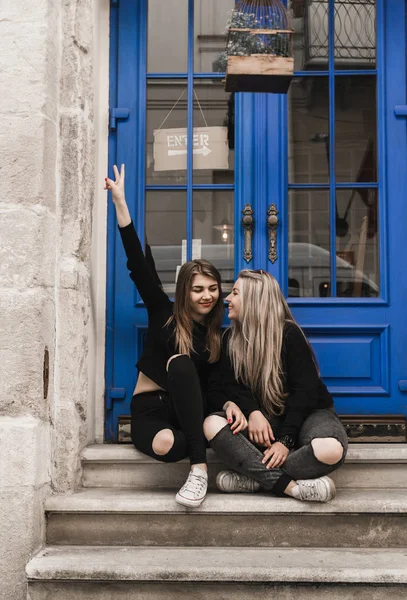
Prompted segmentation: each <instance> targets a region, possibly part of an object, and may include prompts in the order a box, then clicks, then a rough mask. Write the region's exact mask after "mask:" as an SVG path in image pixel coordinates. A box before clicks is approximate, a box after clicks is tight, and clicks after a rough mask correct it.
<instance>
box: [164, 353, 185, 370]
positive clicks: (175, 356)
mask: <svg viewBox="0 0 407 600" xmlns="http://www.w3.org/2000/svg"><path fill="white" fill-rule="evenodd" d="M177 356H187V355H186V354H174V355H173V356H170V358H169V359H168V361H167V367H166V369H167V371H168V367H169V366H170V362H171V361H172V360H173V359H174V358H177Z"/></svg>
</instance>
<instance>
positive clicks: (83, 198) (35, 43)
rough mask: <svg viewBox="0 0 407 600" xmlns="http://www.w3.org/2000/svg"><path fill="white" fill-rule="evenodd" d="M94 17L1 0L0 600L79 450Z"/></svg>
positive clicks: (16, 585)
mask: <svg viewBox="0 0 407 600" xmlns="http://www.w3.org/2000/svg"><path fill="white" fill-rule="evenodd" d="M95 4H96V0H95ZM94 11H95V7H94V2H93V0H36V1H35V2H32V0H14V1H13V2H10V1H9V0H0V71H1V73H2V90H3V92H2V94H1V95H0V119H1V123H2V127H1V130H0V177H1V189H2V194H1V196H0V240H1V243H0V314H1V327H0V331H1V336H0V382H1V383H0V456H1V463H0V474H1V478H0V501H1V511H0V599H1V600H3V599H4V600H6V599H7V600H22V599H23V598H25V597H26V584H25V572H24V569H25V565H26V562H27V560H28V559H29V557H30V556H31V555H32V553H33V552H35V550H36V549H37V548H38V547H39V546H40V545H41V544H42V543H43V540H44V516H43V501H44V498H45V497H46V496H47V495H48V494H49V493H51V492H52V491H58V492H68V491H70V490H72V489H73V488H74V486H75V485H77V484H78V483H79V479H80V464H79V453H80V450H81V449H82V447H83V446H84V445H85V443H86V440H87V413H88V407H87V402H88V360H89V355H88V321H89V314H90V283H89V282H90V267H89V261H90V247H91V235H92V205H93V193H94V187H95V180H94V179H95V178H94V155H95V139H94V123H93V121H94V117H93V102H94V74H93V63H94V55H93V36H94V21H95V19H94ZM44 367H45V371H47V370H48V376H47V374H46V373H45V374H44Z"/></svg>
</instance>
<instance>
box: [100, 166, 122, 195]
mask: <svg viewBox="0 0 407 600" xmlns="http://www.w3.org/2000/svg"><path fill="white" fill-rule="evenodd" d="M113 172H114V176H115V181H113V179H109V178H108V177H106V178H105V188H104V189H105V190H110V191H111V192H112V200H113V202H114V203H115V204H120V203H122V202H124V201H125V195H124V179H125V174H124V165H122V166H121V167H120V173H119V169H118V168H117V166H116V165H113Z"/></svg>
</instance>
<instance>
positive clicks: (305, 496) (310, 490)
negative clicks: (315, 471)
mask: <svg viewBox="0 0 407 600" xmlns="http://www.w3.org/2000/svg"><path fill="white" fill-rule="evenodd" d="M319 483H320V482H319V480H318V479H309V480H307V479H305V480H303V481H301V485H300V486H299V487H300V495H301V499H302V500H315V498H319V497H320V495H321V490H320V489H319Z"/></svg>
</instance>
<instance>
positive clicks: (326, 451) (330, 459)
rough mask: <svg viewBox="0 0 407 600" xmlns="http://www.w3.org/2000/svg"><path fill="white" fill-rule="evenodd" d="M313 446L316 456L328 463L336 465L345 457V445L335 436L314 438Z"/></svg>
mask: <svg viewBox="0 0 407 600" xmlns="http://www.w3.org/2000/svg"><path fill="white" fill-rule="evenodd" d="M311 446H312V450H313V452H314V456H315V458H316V459H317V460H319V461H320V462H322V463H324V464H326V465H336V464H337V463H338V462H339V461H340V460H341V458H342V457H343V452H344V450H343V446H342V444H341V443H340V442H339V441H338V440H337V439H335V438H314V439H313V440H312V442H311Z"/></svg>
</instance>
